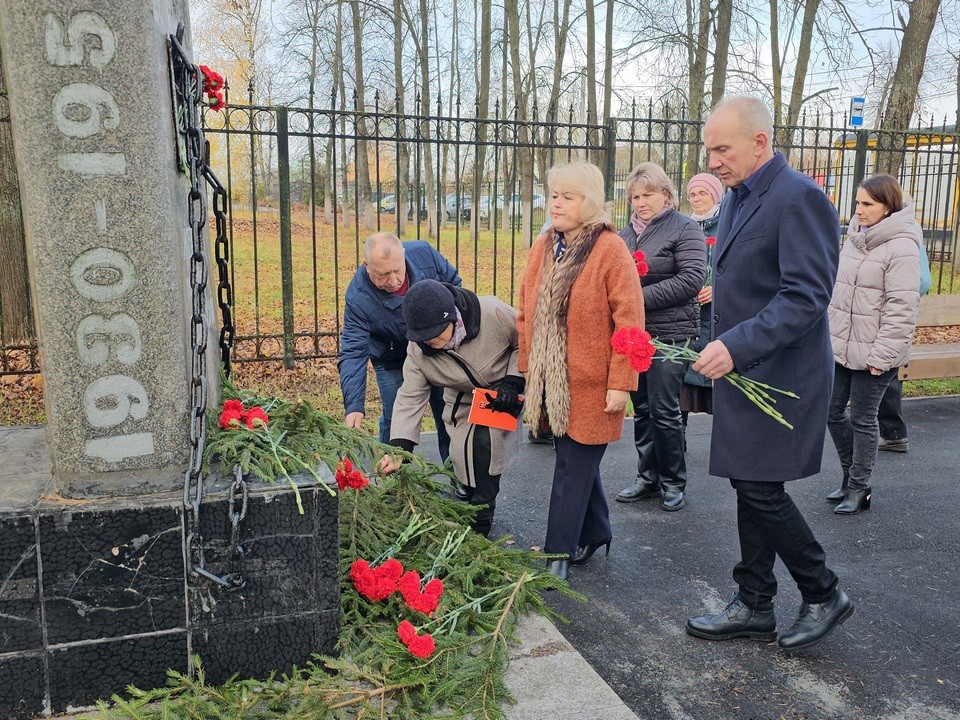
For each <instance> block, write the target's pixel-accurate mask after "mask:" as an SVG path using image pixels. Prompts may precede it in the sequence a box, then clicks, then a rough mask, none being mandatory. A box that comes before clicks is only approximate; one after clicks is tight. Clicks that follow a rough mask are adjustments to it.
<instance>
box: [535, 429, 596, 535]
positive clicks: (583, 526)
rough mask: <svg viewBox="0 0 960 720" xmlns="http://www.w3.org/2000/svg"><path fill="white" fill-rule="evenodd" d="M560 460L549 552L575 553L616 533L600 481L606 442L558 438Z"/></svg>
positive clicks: (550, 520) (550, 518) (549, 525)
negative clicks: (581, 547)
mask: <svg viewBox="0 0 960 720" xmlns="http://www.w3.org/2000/svg"><path fill="white" fill-rule="evenodd" d="M554 446H555V448H556V451H557V462H556V465H555V466H554V469H553V490H552V491H551V492H550V512H549V515H548V516H547V540H546V542H545V543H544V544H543V551H544V552H547V553H571V554H572V553H574V552H576V550H577V547H579V546H583V545H589V544H591V543H599V542H603V541H605V540H607V539H608V538H609V537H611V536H612V535H613V531H612V530H611V529H610V510H609V509H608V508H607V499H606V498H605V497H604V496H603V486H602V485H601V484H600V460H601V459H602V458H603V453H604V451H606V449H607V446H606V445H583V444H581V443H578V442H577V441H576V440H574V439H572V438H571V437H569V436H568V435H558V436H556V437H555V438H554Z"/></svg>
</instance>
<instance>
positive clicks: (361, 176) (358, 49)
mask: <svg viewBox="0 0 960 720" xmlns="http://www.w3.org/2000/svg"><path fill="white" fill-rule="evenodd" d="M350 14H351V16H352V18H353V69H354V83H355V85H356V88H355V90H354V103H353V105H354V112H356V113H357V114H356V115H355V116H354V117H355V119H354V128H355V130H356V132H357V134H358V135H359V136H360V137H358V138H357V139H356V173H357V174H356V177H357V216H358V217H362V218H363V219H364V221H365V223H366V226H367V229H368V230H373V229H375V228H376V222H375V220H374V217H373V206H372V205H371V202H370V200H371V197H372V195H371V192H372V190H371V187H370V158H369V157H368V155H367V141H366V140H365V139H364V137H363V136H365V135H366V134H367V120H366V117H365V114H366V112H367V108H366V100H365V99H364V96H365V95H366V84H365V82H364V78H365V77H366V76H365V75H364V73H363V18H362V17H361V15H360V3H359V1H358V0H350Z"/></svg>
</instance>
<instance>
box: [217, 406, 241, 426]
mask: <svg viewBox="0 0 960 720" xmlns="http://www.w3.org/2000/svg"><path fill="white" fill-rule="evenodd" d="M242 419H243V403H242V402H240V401H239V400H226V401H224V403H223V410H222V411H221V413H220V428H221V429H223V430H236V429H237V428H239V427H240V421H241V420H242Z"/></svg>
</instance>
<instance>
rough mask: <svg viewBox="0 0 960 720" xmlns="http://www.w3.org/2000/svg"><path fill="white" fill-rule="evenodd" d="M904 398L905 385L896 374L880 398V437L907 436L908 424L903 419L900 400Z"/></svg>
mask: <svg viewBox="0 0 960 720" xmlns="http://www.w3.org/2000/svg"><path fill="white" fill-rule="evenodd" d="M902 398H903V386H902V385H901V384H900V378H899V377H897V376H896V375H894V376H893V379H892V380H891V381H890V384H889V385H887V389H886V390H885V391H884V393H883V397H882V398H880V410H879V411H878V412H877V422H879V423H880V437H882V438H883V439H884V440H903V439H904V438H905V437H906V436H907V424H906V423H905V422H904V421H903V410H902V409H901V404H900V401H901V399H902Z"/></svg>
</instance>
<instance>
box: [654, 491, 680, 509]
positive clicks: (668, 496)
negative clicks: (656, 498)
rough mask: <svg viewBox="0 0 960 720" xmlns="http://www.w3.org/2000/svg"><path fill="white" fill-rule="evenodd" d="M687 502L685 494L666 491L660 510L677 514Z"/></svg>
mask: <svg viewBox="0 0 960 720" xmlns="http://www.w3.org/2000/svg"><path fill="white" fill-rule="evenodd" d="M685 504H686V501H685V500H684V499H683V493H682V492H680V491H679V490H664V491H663V499H662V500H661V501H660V509H661V510H666V511H667V512H676V511H677V510H680V509H681V508H682V507H683V506H684V505H685Z"/></svg>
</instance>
